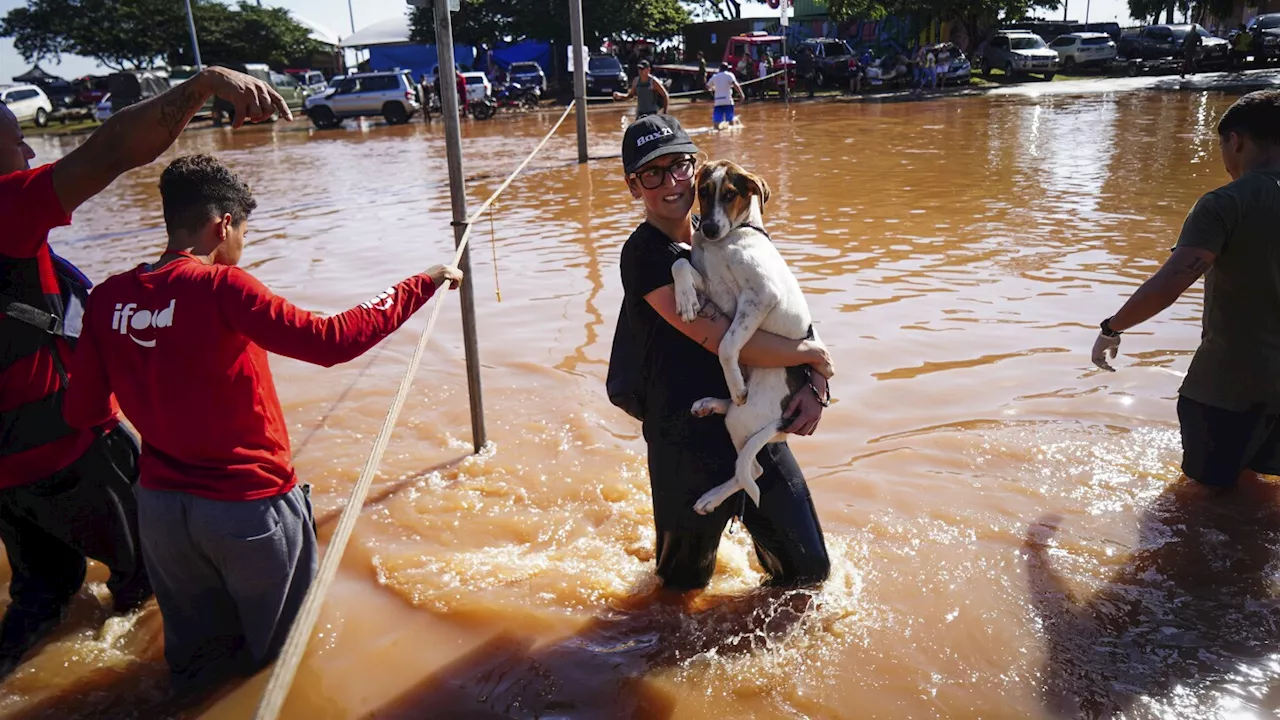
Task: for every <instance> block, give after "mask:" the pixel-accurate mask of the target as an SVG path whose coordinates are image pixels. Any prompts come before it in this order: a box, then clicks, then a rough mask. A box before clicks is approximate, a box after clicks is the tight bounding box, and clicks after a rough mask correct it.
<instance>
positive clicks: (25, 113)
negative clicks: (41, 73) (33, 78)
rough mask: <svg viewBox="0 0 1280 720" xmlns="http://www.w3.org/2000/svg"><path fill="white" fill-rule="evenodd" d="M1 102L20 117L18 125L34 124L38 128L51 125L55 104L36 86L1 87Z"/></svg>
mask: <svg viewBox="0 0 1280 720" xmlns="http://www.w3.org/2000/svg"><path fill="white" fill-rule="evenodd" d="M0 100H4V104H5V105H8V106H9V109H10V110H12V111H13V114H14V115H16V116H18V123H19V124H22V123H25V122H34V123H35V124H36V127H45V126H46V125H48V124H49V115H50V114H51V113H52V112H53V103H52V102H51V101H50V100H49V96H48V95H45V94H44V91H43V90H41V89H40V88H39V87H37V86H35V85H7V86H0Z"/></svg>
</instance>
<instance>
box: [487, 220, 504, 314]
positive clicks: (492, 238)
mask: <svg viewBox="0 0 1280 720" xmlns="http://www.w3.org/2000/svg"><path fill="white" fill-rule="evenodd" d="M497 204H498V203H496V202H495V203H494V204H493V205H490V206H489V248H490V249H491V250H492V251H493V289H494V291H495V292H497V294H498V302H502V286H500V285H498V238H497V233H495V232H494V231H493V208H494V205H497Z"/></svg>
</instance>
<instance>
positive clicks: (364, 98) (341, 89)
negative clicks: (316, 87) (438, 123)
mask: <svg viewBox="0 0 1280 720" xmlns="http://www.w3.org/2000/svg"><path fill="white" fill-rule="evenodd" d="M304 108H305V110H306V113H307V117H309V118H311V122H312V123H314V124H315V126H316V127H318V128H331V127H337V126H339V125H341V124H342V121H343V120H344V119H346V118H353V117H375V116H378V115H381V116H382V117H384V118H386V121H387V123H388V124H391V125H399V124H401V123H405V122H408V121H409V118H411V117H413V116H414V115H415V114H417V112H418V111H419V110H421V109H422V100H421V98H420V97H419V96H418V86H417V84H415V83H414V82H413V80H412V79H411V78H410V77H409V72H408V71H407V70H390V71H386V72H368V73H355V74H353V75H348V76H346V77H345V78H343V79H342V82H340V83H338V86H337V87H335V88H333V89H331V90H329V91H327V92H325V93H323V94H321V95H314V96H312V97H309V98H307V100H306V103H305V105H304Z"/></svg>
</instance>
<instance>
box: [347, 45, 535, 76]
mask: <svg viewBox="0 0 1280 720" xmlns="http://www.w3.org/2000/svg"><path fill="white" fill-rule="evenodd" d="M437 61H438V60H437V55H436V46H435V45H374V46H372V47H370V48H369V67H370V68H371V69H373V70H394V69H395V68H400V69H401V70H408V71H410V72H412V73H413V77H414V78H415V79H417V78H420V77H422V76H423V75H426V74H428V73H430V72H431V68H433V67H435V65H436V63H437ZM453 61H454V62H455V63H458V64H459V65H467V66H469V67H475V65H476V49H475V48H473V47H472V46H470V45H455V46H454V47H453ZM526 61H533V62H536V63H538V64H539V65H541V66H542V72H544V73H546V75H547V77H549V78H550V77H552V76H553V70H554V68H553V66H552V64H551V44H550V43H546V42H540V41H537V40H525V41H523V42H519V43H516V44H515V45H509V46H507V47H500V48H496V49H494V51H493V62H494V64H496V65H497V66H498V67H501V68H503V69H504V70H505V69H506V68H508V67H510V66H511V63H513V62H526ZM476 69H477V70H485V69H487V68H480V67H476Z"/></svg>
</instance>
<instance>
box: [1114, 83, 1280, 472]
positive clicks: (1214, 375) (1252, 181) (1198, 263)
mask: <svg viewBox="0 0 1280 720" xmlns="http://www.w3.org/2000/svg"><path fill="white" fill-rule="evenodd" d="M1218 148H1219V150H1220V151H1221V154H1222V162H1223V165H1225V166H1226V169H1227V174H1228V175H1230V176H1231V179H1232V182H1230V183H1228V184H1227V185H1224V186H1222V187H1220V188H1218V189H1217V190H1214V191H1212V192H1210V193H1208V194H1206V195H1205V196H1204V197H1201V198H1200V200H1199V202H1197V203H1196V205H1195V207H1194V208H1192V209H1191V213H1190V214H1189V215H1187V219H1186V222H1185V223H1184V224H1183V226H1182V234H1181V235H1179V236H1178V243H1177V246H1176V247H1175V248H1174V249H1173V255H1172V256H1170V257H1169V259H1168V260H1167V261H1165V264H1164V266H1163V267H1161V268H1160V270H1159V271H1157V272H1156V274H1155V275H1154V276H1152V277H1151V279H1149V280H1147V281H1146V282H1145V283H1143V284H1142V287H1140V288H1138V290H1137V292H1135V293H1134V294H1133V296H1132V297H1130V298H1129V300H1128V301H1127V302H1125V304H1124V307H1122V308H1120V310H1119V312H1117V313H1116V314H1115V315H1112V316H1111V317H1109V318H1107V319H1106V320H1103V321H1102V331H1101V332H1100V333H1099V335H1098V338H1097V340H1096V341H1095V342H1094V345H1093V362H1094V364H1096V365H1097V366H1098V367H1100V368H1102V369H1104V370H1114V368H1112V367H1111V364H1110V362H1108V355H1110V358H1111V359H1114V358H1115V357H1116V354H1117V352H1118V351H1119V348H1120V337H1121V335H1120V334H1121V333H1122V332H1125V331H1127V330H1129V329H1130V328H1132V327H1135V326H1137V325H1139V324H1140V323H1143V322H1145V321H1146V320H1149V319H1150V318H1152V317H1155V316H1156V315H1157V314H1159V313H1160V312H1162V311H1163V310H1164V309H1165V308H1167V307H1169V306H1170V305H1172V304H1173V302H1174V301H1175V300H1177V299H1178V297H1179V296H1181V295H1182V293H1183V292H1185V291H1186V289H1187V288H1189V287H1191V285H1192V283H1194V282H1195V281H1196V280H1197V279H1199V278H1200V276H1201V275H1205V285H1204V319H1203V324H1204V332H1203V333H1202V335H1201V340H1200V347H1199V348H1197V349H1196V354H1195V357H1193V358H1192V360H1191V366H1190V367H1189V368H1188V369H1187V377H1186V379H1185V380H1184V381H1183V383H1182V387H1181V389H1179V391H1178V420H1179V422H1180V424H1181V426H1182V472H1183V473H1185V474H1186V475H1187V477H1189V478H1191V479H1192V480H1195V481H1197V482H1200V483H1203V484H1205V485H1209V486H1211V487H1215V488H1232V487H1235V485H1236V482H1237V480H1238V479H1240V478H1241V477H1242V476H1247V475H1248V474H1249V473H1250V472H1253V473H1261V474H1265V475H1278V474H1280V312H1277V310H1278V309H1280V255H1278V254H1277V253H1276V252H1275V233H1276V228H1277V227H1280V91H1277V90H1264V91H1260V92H1255V93H1250V94H1248V95H1245V96H1244V97H1242V98H1240V99H1239V100H1237V101H1236V103H1235V104H1234V105H1232V106H1231V107H1230V108H1229V109H1228V110H1227V111H1226V113H1224V114H1223V116H1222V119H1221V120H1220V121H1219V122H1218Z"/></svg>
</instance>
